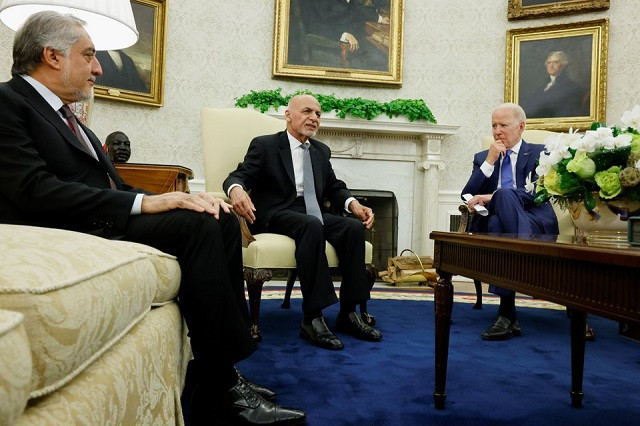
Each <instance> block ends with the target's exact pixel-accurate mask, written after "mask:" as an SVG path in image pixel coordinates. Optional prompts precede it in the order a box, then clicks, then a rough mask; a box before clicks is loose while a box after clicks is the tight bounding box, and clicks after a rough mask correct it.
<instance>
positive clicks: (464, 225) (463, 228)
mask: <svg viewBox="0 0 640 426" xmlns="http://www.w3.org/2000/svg"><path fill="white" fill-rule="evenodd" d="M458 210H459V211H460V216H461V217H460V225H458V232H467V229H468V226H469V224H470V223H471V218H472V217H473V214H474V212H472V211H471V210H469V207H468V206H467V205H466V204H460V205H459V206H458Z"/></svg>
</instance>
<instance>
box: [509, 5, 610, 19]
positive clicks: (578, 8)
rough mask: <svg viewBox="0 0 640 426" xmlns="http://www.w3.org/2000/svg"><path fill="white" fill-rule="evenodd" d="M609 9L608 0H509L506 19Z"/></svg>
mask: <svg viewBox="0 0 640 426" xmlns="http://www.w3.org/2000/svg"><path fill="white" fill-rule="evenodd" d="M606 9H609V0H564V1H562V0H560V1H559V0H509V8H508V10H507V18H508V19H510V20H511V19H530V18H540V17H544V16H553V15H568V14H571V13H581V12H593V11H596V10H606Z"/></svg>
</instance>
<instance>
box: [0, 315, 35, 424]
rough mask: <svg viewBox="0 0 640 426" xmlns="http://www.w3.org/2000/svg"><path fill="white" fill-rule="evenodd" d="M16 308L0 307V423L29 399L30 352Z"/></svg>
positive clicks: (13, 418) (13, 417)
mask: <svg viewBox="0 0 640 426" xmlns="http://www.w3.org/2000/svg"><path fill="white" fill-rule="evenodd" d="M23 318H24V317H23V315H22V314H21V313H19V312H11V311H4V310H1V309H0V425H12V424H14V423H15V422H16V420H17V418H18V417H19V416H20V414H21V413H22V411H23V410H24V407H25V406H26V405H27V400H28V399H29V384H30V383H31V353H30V352H29V339H27V334H26V333H25V331H24V326H23V325H22V320H23Z"/></svg>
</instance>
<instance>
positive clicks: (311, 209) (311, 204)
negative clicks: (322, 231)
mask: <svg viewBox="0 0 640 426" xmlns="http://www.w3.org/2000/svg"><path fill="white" fill-rule="evenodd" d="M302 172H303V174H302V191H303V192H304V205H305V207H306V208H307V214H310V215H312V216H315V217H317V218H318V219H320V222H321V223H324V221H323V220H322V212H320V205H319V204H318V199H317V197H316V187H315V184H314V182H313V169H312V168H311V154H310V153H309V142H306V143H303V144H302Z"/></svg>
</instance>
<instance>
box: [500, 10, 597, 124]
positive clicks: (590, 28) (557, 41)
mask: <svg viewBox="0 0 640 426" xmlns="http://www.w3.org/2000/svg"><path fill="white" fill-rule="evenodd" d="M608 39H609V21H608V19H600V20H595V21H585V22H575V23H570V24H560V25H549V26H545V27H537V28H520V29H512V30H508V31H507V53H506V61H505V89H504V91H505V95H504V98H505V101H506V102H515V103H517V104H519V105H520V106H522V108H523V109H524V110H525V112H526V114H527V127H529V128H531V129H545V130H556V131H558V130H561V131H565V130H567V129H569V128H571V127H573V128H574V129H580V130H585V129H588V128H589V127H590V126H591V123H592V122H594V121H605V120H606V97H607V49H608Z"/></svg>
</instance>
